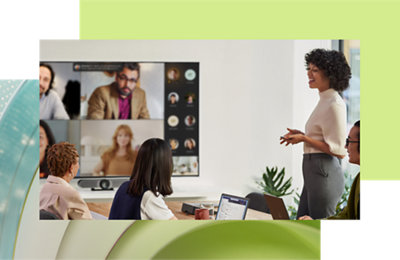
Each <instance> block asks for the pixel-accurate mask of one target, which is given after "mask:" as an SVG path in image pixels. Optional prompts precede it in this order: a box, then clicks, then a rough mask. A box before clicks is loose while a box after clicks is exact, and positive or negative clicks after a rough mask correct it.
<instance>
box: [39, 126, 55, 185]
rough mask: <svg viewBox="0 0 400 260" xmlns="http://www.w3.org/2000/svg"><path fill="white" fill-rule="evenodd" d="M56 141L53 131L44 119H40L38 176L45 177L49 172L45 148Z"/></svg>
mask: <svg viewBox="0 0 400 260" xmlns="http://www.w3.org/2000/svg"><path fill="white" fill-rule="evenodd" d="M55 143H56V139H55V138H54V135H53V132H52V131H51V129H50V127H49V126H48V125H47V124H46V122H45V121H43V120H40V127H39V167H40V169H39V170H40V178H46V177H47V176H49V174H50V170H49V167H47V158H46V156H47V150H48V148H50V147H51V146H52V145H53V144H55Z"/></svg>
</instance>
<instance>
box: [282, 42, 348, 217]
mask: <svg viewBox="0 0 400 260" xmlns="http://www.w3.org/2000/svg"><path fill="white" fill-rule="evenodd" d="M305 62H306V66H307V71H308V72H307V74H308V79H309V86H310V88H312V89H318V92H319V97H320V99H319V102H318V104H317V106H316V107H315V109H314V111H313V112H312V114H311V116H310V117H309V119H308V121H307V123H306V128H305V133H303V132H301V131H299V130H295V129H290V128H288V131H289V132H288V133H287V134H285V135H284V136H283V137H282V138H281V139H282V141H281V144H283V143H286V145H289V144H292V145H293V144H298V143H301V142H303V143H304V155H303V179H304V186H303V191H302V193H301V196H300V203H299V209H298V216H303V215H309V216H311V217H312V218H314V219H319V218H326V217H329V216H332V215H333V214H334V213H335V210H336V205H337V203H338V201H339V200H340V197H341V196H342V193H343V190H344V176H343V171H342V168H341V165H340V163H341V159H342V158H344V156H345V154H346V150H345V148H344V140H345V139H346V104H345V102H344V101H343V99H342V98H341V96H340V94H339V92H341V91H344V90H345V89H347V88H348V86H349V80H350V77H351V72H350V66H349V65H348V64H347V61H346V58H345V57H344V55H343V53H341V52H338V51H334V50H324V49H314V50H312V51H311V52H309V53H307V54H306V55H305Z"/></svg>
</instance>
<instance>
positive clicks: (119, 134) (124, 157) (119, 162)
mask: <svg viewBox="0 0 400 260" xmlns="http://www.w3.org/2000/svg"><path fill="white" fill-rule="evenodd" d="M132 140H133V132H132V130H131V128H130V127H129V126H128V125H119V126H118V127H117V129H116V130H115V132H114V135H113V137H112V141H113V144H112V146H111V147H110V148H109V149H108V150H107V151H105V152H104V153H103V154H102V155H101V161H100V162H99V163H98V164H97V165H96V167H95V168H94V170H93V172H94V175H115V176H130V175H131V173H132V170H133V166H134V165H135V160H136V156H137V152H136V151H135V150H133V149H132Z"/></svg>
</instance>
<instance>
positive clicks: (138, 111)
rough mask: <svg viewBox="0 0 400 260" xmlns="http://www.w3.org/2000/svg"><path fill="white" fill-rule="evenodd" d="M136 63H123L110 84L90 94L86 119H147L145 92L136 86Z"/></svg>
mask: <svg viewBox="0 0 400 260" xmlns="http://www.w3.org/2000/svg"><path fill="white" fill-rule="evenodd" d="M139 77H140V66H139V64H138V63H136V62H135V63H125V64H124V65H123V69H122V70H121V71H119V72H116V74H115V81H114V82H113V83H111V84H110V85H106V86H102V87H98V88H96V89H95V90H94V92H93V94H92V95H91V96H90V98H89V101H88V104H89V107H88V119H148V118H150V115H149V111H148V109H147V103H146V93H145V91H144V90H143V89H141V88H139V87H136V85H137V82H138V81H139Z"/></svg>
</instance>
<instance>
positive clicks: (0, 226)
mask: <svg viewBox="0 0 400 260" xmlns="http://www.w3.org/2000/svg"><path fill="white" fill-rule="evenodd" d="M0 94H1V95H0V133H1V138H0V259H11V258H12V257H13V251H14V245H15V240H16V236H17V232H18V226H19V221H20V218H21V214H22V210H23V206H24V202H25V200H26V196H27V194H28V191H29V188H30V186H31V183H32V180H33V177H34V175H35V172H36V169H37V167H38V165H39V153H38V151H39V83H38V81H37V80H26V81H23V80H16V81H0Z"/></svg>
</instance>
